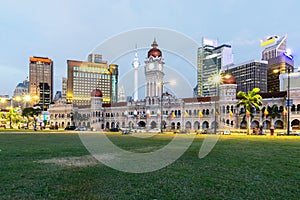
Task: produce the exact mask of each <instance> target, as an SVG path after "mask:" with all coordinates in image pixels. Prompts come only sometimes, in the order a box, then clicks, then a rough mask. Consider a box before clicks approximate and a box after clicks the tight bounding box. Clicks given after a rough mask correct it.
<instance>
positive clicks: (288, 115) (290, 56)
mask: <svg viewBox="0 0 300 200" xmlns="http://www.w3.org/2000/svg"><path fill="white" fill-rule="evenodd" d="M283 55H285V56H286V57H287V58H288V59H290V60H293V56H292V54H291V50H290V49H287V51H286V52H285V53H283ZM286 69H287V76H288V77H287V103H286V106H287V135H289V134H290V106H291V99H290V87H291V80H290V73H291V66H290V65H287V66H286Z"/></svg>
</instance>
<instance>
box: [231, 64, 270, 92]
mask: <svg viewBox="0 0 300 200" xmlns="http://www.w3.org/2000/svg"><path fill="white" fill-rule="evenodd" d="M267 63H268V62H267V61H257V60H251V61H247V62H244V63H241V64H237V65H232V66H230V67H229V68H228V72H229V73H230V74H232V75H233V76H234V77H235V79H236V84H237V92H239V91H242V92H245V93H248V92H249V91H251V90H252V89H253V88H260V91H261V92H267Z"/></svg>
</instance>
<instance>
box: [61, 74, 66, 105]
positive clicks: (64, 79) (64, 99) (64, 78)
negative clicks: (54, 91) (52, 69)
mask: <svg viewBox="0 0 300 200" xmlns="http://www.w3.org/2000/svg"><path fill="white" fill-rule="evenodd" d="M61 99H62V102H63V103H66V102H67V78H66V77H62V80H61Z"/></svg>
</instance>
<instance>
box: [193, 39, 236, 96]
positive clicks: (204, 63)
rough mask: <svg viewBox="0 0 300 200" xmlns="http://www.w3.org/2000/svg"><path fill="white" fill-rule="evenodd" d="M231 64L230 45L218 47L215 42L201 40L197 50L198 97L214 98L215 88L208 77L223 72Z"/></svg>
mask: <svg viewBox="0 0 300 200" xmlns="http://www.w3.org/2000/svg"><path fill="white" fill-rule="evenodd" d="M232 63H233V54H232V49H231V45H228V44H223V45H221V46H218V42H217V41H216V40H210V39H207V38H203V39H202V47H200V48H198V75H197V79H198V80H197V84H198V87H196V88H198V96H200V97H203V96H215V95H216V94H217V88H216V86H215V84H213V83H211V82H210V81H209V79H210V77H212V76H213V75H215V74H218V73H220V72H221V71H225V70H226V69H227V66H229V65H231V64H232Z"/></svg>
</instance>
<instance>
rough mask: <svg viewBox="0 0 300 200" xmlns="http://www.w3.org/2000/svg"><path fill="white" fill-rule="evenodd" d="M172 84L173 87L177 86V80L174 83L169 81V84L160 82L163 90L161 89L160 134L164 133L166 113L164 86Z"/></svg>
mask: <svg viewBox="0 0 300 200" xmlns="http://www.w3.org/2000/svg"><path fill="white" fill-rule="evenodd" d="M169 83H170V84H171V85H175V84H176V81H175V80H173V81H167V82H163V81H162V82H160V83H159V84H160V86H161V88H160V92H161V94H160V133H163V114H164V112H163V96H164V85H165V84H169Z"/></svg>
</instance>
